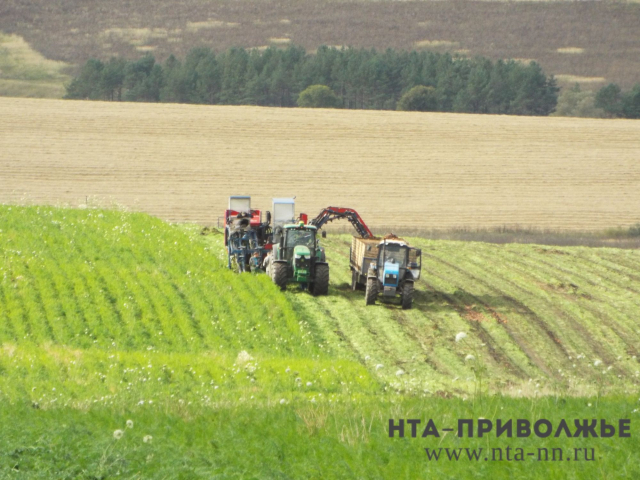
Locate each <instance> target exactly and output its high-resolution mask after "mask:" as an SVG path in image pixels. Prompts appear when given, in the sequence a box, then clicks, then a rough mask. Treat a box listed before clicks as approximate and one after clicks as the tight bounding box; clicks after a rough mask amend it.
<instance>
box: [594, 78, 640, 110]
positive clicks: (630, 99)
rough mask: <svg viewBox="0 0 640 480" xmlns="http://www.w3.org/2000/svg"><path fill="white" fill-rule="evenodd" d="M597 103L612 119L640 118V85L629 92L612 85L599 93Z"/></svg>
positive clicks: (603, 88)
mask: <svg viewBox="0 0 640 480" xmlns="http://www.w3.org/2000/svg"><path fill="white" fill-rule="evenodd" d="M595 103H596V106H597V107H600V108H602V109H604V111H605V112H607V114H609V116H611V117H621V118H640V83H639V84H636V85H635V86H634V87H633V88H632V89H631V90H630V91H628V92H623V91H622V89H621V88H620V87H619V86H618V85H616V84H615V83H610V84H609V85H607V86H606V87H602V88H601V89H600V90H599V91H598V94H597V95H596V102H595Z"/></svg>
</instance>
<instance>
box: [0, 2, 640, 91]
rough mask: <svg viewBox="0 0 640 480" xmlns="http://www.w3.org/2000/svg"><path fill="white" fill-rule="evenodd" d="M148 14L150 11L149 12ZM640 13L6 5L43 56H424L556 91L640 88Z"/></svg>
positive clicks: (3, 20)
mask: <svg viewBox="0 0 640 480" xmlns="http://www.w3.org/2000/svg"><path fill="white" fill-rule="evenodd" d="M149 12H153V13H152V14H150V13H149ZM638 25H640V3H638V2H617V1H593V2H591V1H589V2H573V1H572V2H564V1H539V2H538V1H534V2H531V1H522V2H520V1H513V2H503V1H498V2H491V1H486V2H484V1H480V2H458V1H436V2H434V1H407V2H396V1H333V0H329V1H315V0H284V1H275V0H266V1H255V0H240V1H233V2H218V1H202V0H183V1H180V2H174V1H170V0H155V1H153V2H150V1H148V0H147V1H135V2H123V1H122V0H103V1H100V2H96V1H93V2H86V1H80V0H59V1H56V2H51V1H47V0H31V1H28V2H27V1H21V0H3V1H2V2H0V31H1V32H6V33H12V34H17V35H20V36H22V37H24V39H25V40H26V41H27V42H29V43H30V44H31V45H32V46H33V48H34V49H35V50H37V51H39V52H41V53H42V54H43V55H44V56H45V57H47V58H50V59H54V60H61V61H64V62H67V63H71V64H75V65H79V64H81V63H84V62H85V61H86V60H87V59H88V58H89V57H92V56H93V57H100V58H103V59H108V58H109V57H110V56H112V55H124V56H126V57H128V58H137V57H139V56H140V55H142V54H144V53H146V52H151V53H153V54H154V55H156V56H157V57H158V58H160V59H162V60H164V59H165V58H166V57H167V56H168V55H169V54H171V53H173V54H176V55H178V56H184V55H185V54H186V52H187V51H188V50H189V49H191V48H193V47H195V46H208V47H211V48H213V49H214V50H224V49H227V48H230V47H233V46H242V47H249V48H253V47H255V48H264V47H266V46H268V45H275V46H286V45H289V44H295V45H301V46H303V47H305V48H306V49H307V50H308V51H314V50H315V49H316V48H317V47H318V46H320V45H336V46H340V45H351V46H355V47H366V48H372V47H375V48H377V49H386V48H389V47H391V48H397V49H406V50H408V49H414V48H416V49H429V50H434V51H439V52H442V51H449V52H452V53H458V54H461V55H467V56H474V55H482V56H486V57H490V58H492V59H497V58H514V59H524V60H526V61H529V60H536V61H538V62H539V63H540V64H541V65H542V66H543V68H544V70H545V71H546V73H548V74H554V75H558V77H559V79H560V82H561V84H563V85H569V86H572V85H573V84H574V83H575V82H580V83H581V84H582V86H583V87H584V88H589V89H595V88H599V87H601V86H602V85H604V84H605V83H604V82H616V83H619V84H621V85H622V86H623V87H624V88H625V89H627V88H629V87H631V86H632V85H633V84H634V83H637V82H640V76H639V74H638V72H640V55H638V53H639V52H640V37H639V36H638Z"/></svg>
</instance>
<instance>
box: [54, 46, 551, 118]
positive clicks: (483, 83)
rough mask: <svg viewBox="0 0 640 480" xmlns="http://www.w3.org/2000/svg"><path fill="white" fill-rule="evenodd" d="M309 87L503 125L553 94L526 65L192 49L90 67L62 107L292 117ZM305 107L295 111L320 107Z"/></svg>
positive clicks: (368, 104)
mask: <svg viewBox="0 0 640 480" xmlns="http://www.w3.org/2000/svg"><path fill="white" fill-rule="evenodd" d="M318 85H322V86H325V87H328V89H330V90H331V91H332V93H333V94H335V97H336V99H335V101H334V100H332V104H331V106H334V107H339V108H352V109H353V108H357V109H383V110H389V109H396V108H399V109H413V110H432V111H441V112H468V113H499V114H513V115H548V114H550V113H552V112H553V111H554V109H555V107H556V104H557V100H558V90H559V89H558V88H557V86H556V82H555V79H554V78H553V77H552V76H549V77H548V76H546V75H545V73H544V72H543V71H542V69H541V67H540V66H539V65H538V64H537V63H535V62H531V63H530V64H528V65H525V64H523V63H520V62H516V61H503V60H498V61H496V62H492V61H491V60H488V59H486V58H481V57H476V58H473V59H469V58H464V57H457V56H451V55H450V54H439V53H433V52H424V51H423V52H416V51H411V52H408V51H397V50H391V49H388V50H386V51H384V52H380V51H376V50H367V49H355V48H342V49H336V48H331V47H321V48H319V49H318V50H317V51H316V52H315V53H313V54H309V53H307V52H306V51H305V50H304V49H302V48H300V47H295V46H291V47H289V48H286V49H277V48H268V49H266V50H262V51H260V50H255V49H253V50H246V49H242V48H231V49H229V50H227V51H224V52H220V53H216V52H214V51H212V50H210V49H208V48H202V47H200V48H194V49H192V50H191V51H190V52H189V54H188V55H187V57H186V58H185V59H184V60H182V61H181V60H179V59H177V58H175V57H174V56H170V57H169V58H168V59H167V60H166V61H165V62H164V64H160V63H158V62H156V60H155V58H154V57H153V56H151V55H146V56H144V57H143V58H141V59H139V60H136V61H128V60H126V59H124V58H112V59H110V60H109V61H107V62H103V61H101V60H98V59H90V60H88V61H87V62H86V63H85V64H84V66H83V67H82V68H81V70H80V72H79V74H78V76H77V77H75V78H74V79H73V80H72V82H71V83H70V84H69V85H68V86H67V94H66V96H65V98H69V99H93V100H110V101H141V102H175V103H202V104H226V105H264V106H280V107H293V106H296V105H299V103H298V100H299V97H300V93H301V92H303V91H304V90H305V89H307V88H308V87H310V86H313V87H316V88H317V86H318ZM419 86H420V87H426V88H423V89H422V90H420V91H417V90H416V88H415V87H419ZM403 95H410V97H411V98H405V99H404V100H403ZM420 95H423V96H425V95H426V96H427V97H425V98H424V99H420V98H419V97H420ZM310 98H311V99H312V98H314V96H313V95H311V96H306V97H305V103H304V105H303V106H323V105H313V104H312V103H311V104H309V99H310ZM401 100H403V101H401ZM311 102H312V101H311ZM324 106H326V105H324Z"/></svg>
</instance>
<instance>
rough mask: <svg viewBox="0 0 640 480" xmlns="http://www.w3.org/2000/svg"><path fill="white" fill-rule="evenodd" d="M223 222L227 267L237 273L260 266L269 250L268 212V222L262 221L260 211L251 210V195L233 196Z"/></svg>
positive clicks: (269, 216)
mask: <svg viewBox="0 0 640 480" xmlns="http://www.w3.org/2000/svg"><path fill="white" fill-rule="evenodd" d="M224 221H225V229H224V244H225V246H226V247H227V256H228V263H227V266H228V267H229V268H230V269H233V270H236V271H238V272H248V271H252V270H257V269H260V268H262V263H263V261H264V258H265V257H266V255H267V254H268V252H269V251H270V250H271V243H270V242H271V233H272V232H271V227H270V225H269V224H270V222H271V214H270V213H269V212H267V221H266V222H263V221H262V212H261V211H260V210H252V209H251V197H249V196H239V195H235V196H231V197H229V208H228V209H227V210H226V212H225V215H224Z"/></svg>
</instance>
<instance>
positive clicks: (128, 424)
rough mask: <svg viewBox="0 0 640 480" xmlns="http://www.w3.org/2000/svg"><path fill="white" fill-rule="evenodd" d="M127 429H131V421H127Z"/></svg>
mask: <svg viewBox="0 0 640 480" xmlns="http://www.w3.org/2000/svg"><path fill="white" fill-rule="evenodd" d="M127 428H133V420H127Z"/></svg>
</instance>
